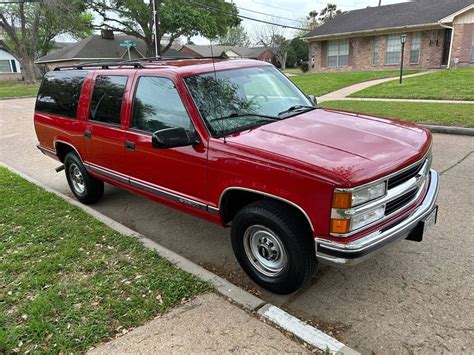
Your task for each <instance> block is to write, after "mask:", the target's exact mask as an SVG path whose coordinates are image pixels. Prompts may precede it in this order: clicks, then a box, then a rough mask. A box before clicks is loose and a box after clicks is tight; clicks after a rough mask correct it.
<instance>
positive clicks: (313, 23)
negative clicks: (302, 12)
mask: <svg viewBox="0 0 474 355" xmlns="http://www.w3.org/2000/svg"><path fill="white" fill-rule="evenodd" d="M318 15H319V13H318V12H317V11H316V10H313V11H310V12H309V14H308V16H306V19H307V20H308V24H309V30H310V31H312V30H314V29H315V28H316V27H318Z"/></svg>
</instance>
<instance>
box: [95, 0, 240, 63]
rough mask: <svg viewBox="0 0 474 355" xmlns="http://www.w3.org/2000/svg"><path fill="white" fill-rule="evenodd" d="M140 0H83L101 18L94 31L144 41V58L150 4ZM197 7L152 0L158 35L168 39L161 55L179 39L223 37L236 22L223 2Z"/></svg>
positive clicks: (180, 0)
mask: <svg viewBox="0 0 474 355" xmlns="http://www.w3.org/2000/svg"><path fill="white" fill-rule="evenodd" d="M151 1H153V0H150V2H149V3H145V2H144V1H143V0H86V2H87V5H88V7H89V8H90V9H92V10H93V11H95V12H96V13H97V14H99V16H100V17H101V22H100V23H99V24H98V25H96V28H102V27H104V26H107V27H108V28H110V29H112V30H114V31H116V32H121V33H125V34H127V35H131V36H135V37H137V38H140V39H142V40H143V41H145V43H146V45H147V56H152V55H153V54H154V42H153V9H152V3H151ZM199 4H201V6H198V5H196V3H194V2H193V1H188V0H156V6H157V17H158V22H159V33H158V38H157V41H158V43H160V42H161V38H162V37H163V35H165V34H167V35H169V36H170V39H169V42H168V44H167V45H166V46H165V47H164V48H163V50H162V52H163V53H165V52H166V51H167V50H168V49H169V48H170V47H171V45H172V44H173V42H174V40H176V39H177V38H178V37H180V36H185V37H192V36H196V35H201V36H203V37H207V38H210V39H216V38H217V37H219V36H224V35H225V34H226V33H227V31H228V29H229V27H232V26H237V25H238V24H239V23H240V19H239V18H238V17H237V16H236V15H237V14H238V11H237V8H236V7H235V5H234V4H233V3H228V2H225V0H199Z"/></svg>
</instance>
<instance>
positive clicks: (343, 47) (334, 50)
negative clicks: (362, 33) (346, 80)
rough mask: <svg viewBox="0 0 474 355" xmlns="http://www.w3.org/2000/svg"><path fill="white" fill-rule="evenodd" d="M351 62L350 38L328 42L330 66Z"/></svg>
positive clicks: (339, 65) (340, 65)
mask: <svg viewBox="0 0 474 355" xmlns="http://www.w3.org/2000/svg"><path fill="white" fill-rule="evenodd" d="M348 63H349V40H348V39H342V40H339V41H329V42H328V66H330V67H342V66H344V65H347V64H348Z"/></svg>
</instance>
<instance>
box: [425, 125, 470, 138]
mask: <svg viewBox="0 0 474 355" xmlns="http://www.w3.org/2000/svg"><path fill="white" fill-rule="evenodd" d="M423 126H425V127H426V128H428V129H429V130H430V131H431V132H433V133H444V134H456V135H462V136H474V128H464V127H449V126H436V125H427V124H426V125H423Z"/></svg>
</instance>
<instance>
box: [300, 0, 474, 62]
mask: <svg viewBox="0 0 474 355" xmlns="http://www.w3.org/2000/svg"><path fill="white" fill-rule="evenodd" d="M402 34H406V35H407V37H406V43H405V53H404V58H403V61H404V66H405V68H409V69H410V68H412V69H431V68H452V67H474V0H414V1H411V2H405V3H398V4H393V5H386V6H380V7H368V8H365V9H360V10H354V11H348V12H344V13H342V14H341V15H338V16H336V17H335V18H334V19H332V20H330V21H328V22H326V23H325V24H323V25H322V26H319V27H317V28H316V29H314V30H313V31H311V32H309V33H308V34H307V35H306V36H305V37H304V38H305V39H306V40H307V41H308V42H309V44H310V48H309V61H310V64H311V65H312V67H313V70H316V71H334V70H373V69H396V68H398V67H399V66H400V60H401V49H402V44H401V35H402Z"/></svg>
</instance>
